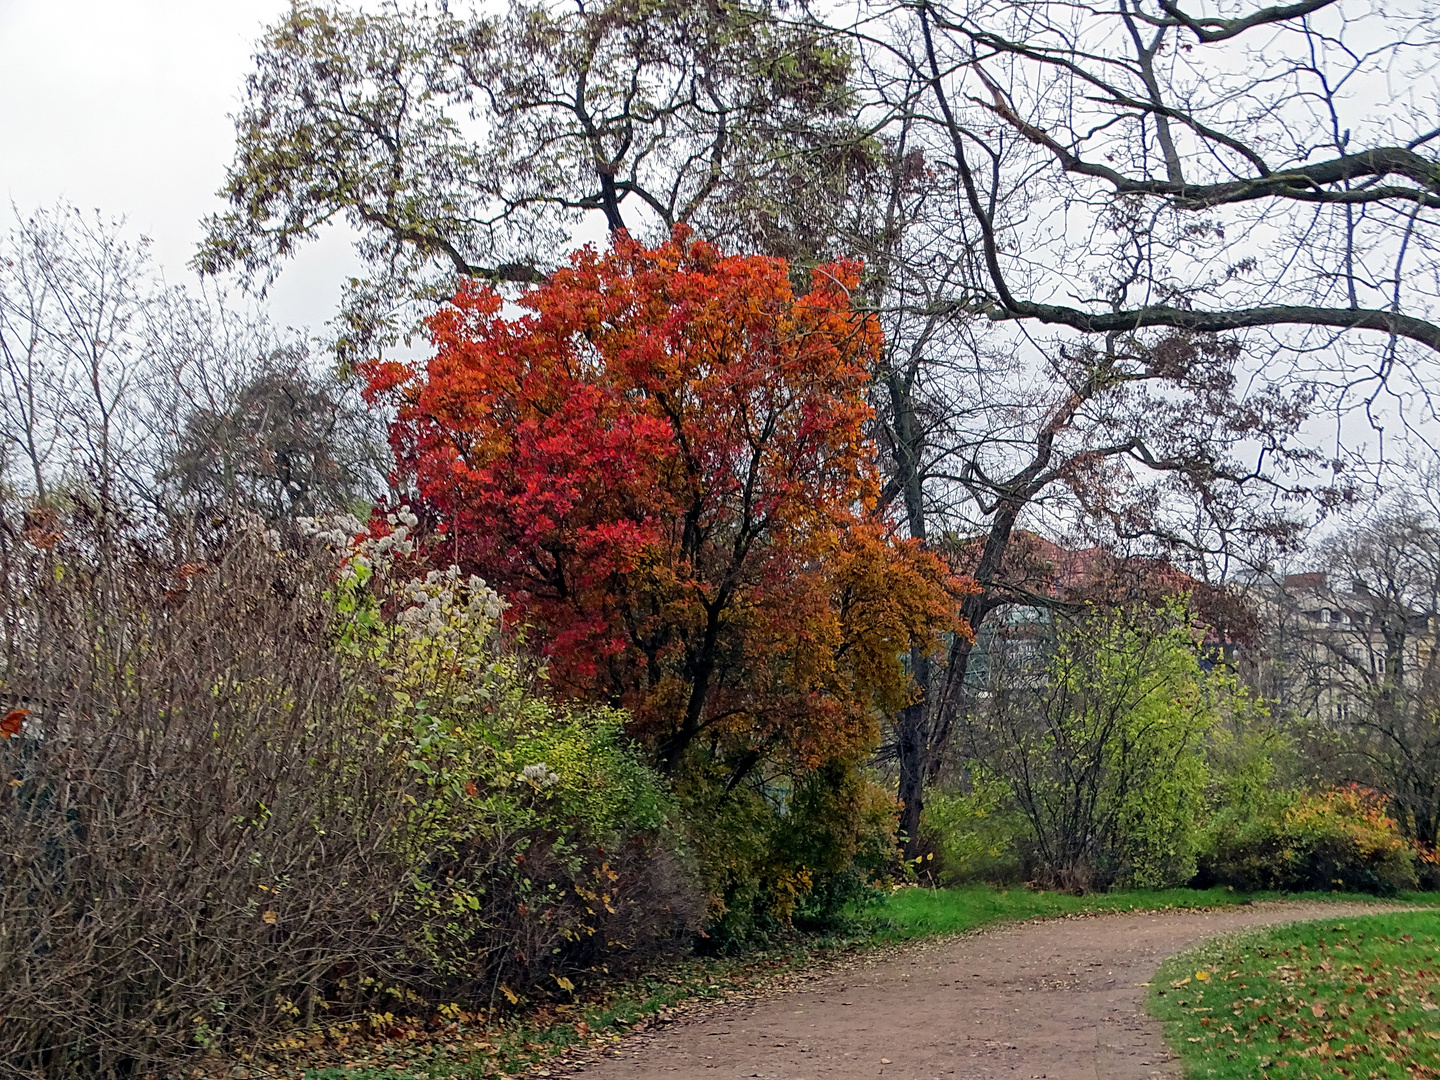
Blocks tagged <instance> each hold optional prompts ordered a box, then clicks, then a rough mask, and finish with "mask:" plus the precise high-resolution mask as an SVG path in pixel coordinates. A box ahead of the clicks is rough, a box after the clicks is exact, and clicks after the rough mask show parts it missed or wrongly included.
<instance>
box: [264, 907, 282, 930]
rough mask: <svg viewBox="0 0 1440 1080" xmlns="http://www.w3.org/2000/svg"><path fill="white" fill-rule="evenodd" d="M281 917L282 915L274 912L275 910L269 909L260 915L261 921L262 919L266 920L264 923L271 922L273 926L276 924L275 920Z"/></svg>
mask: <svg viewBox="0 0 1440 1080" xmlns="http://www.w3.org/2000/svg"><path fill="white" fill-rule="evenodd" d="M279 917H280V916H278V915H276V914H275V912H273V911H267V912H264V913H263V914H262V915H261V916H260V921H261V922H264V923H269V924H270V925H271V926H274V925H275V921H276V920H277V919H278V918H279Z"/></svg>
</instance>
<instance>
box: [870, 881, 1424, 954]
mask: <svg viewBox="0 0 1440 1080" xmlns="http://www.w3.org/2000/svg"><path fill="white" fill-rule="evenodd" d="M1279 899H1290V900H1305V899H1308V900H1314V899H1320V900H1361V901H1367V900H1374V899H1375V897H1373V896H1351V895H1346V894H1338V893H1307V894H1303V895H1292V896H1282V895H1281V894H1280V893H1237V892H1235V891H1234V890H1233V889H1223V888H1220V889H1207V890H1199V889H1163V890H1159V891H1153V892H1147V891H1141V890H1135V891H1129V892H1114V893H1100V894H1097V895H1094V896H1071V895H1069V894H1067V893H1055V892H1036V891H1034V890H1032V889H1025V888H1019V889H994V888H990V887H988V886H984V885H975V886H970V887H968V888H960V889H903V890H901V891H900V892H897V893H895V894H894V895H893V896H890V897H888V898H887V899H886V900H885V901H884V902H882V903H880V904H877V905H875V906H874V907H872V908H871V909H870V910H869V911H867V912H866V913H865V919H864V923H865V931H866V935H867V938H868V940H869V941H871V942H873V943H881V944H883V943H889V942H898V941H908V940H909V939H911V938H917V937H935V936H944V935H946V934H961V933H965V932H966V931H968V930H976V929H979V928H980V927H983V926H988V925H989V924H991V923H997V922H1008V921H1013V920H1017V919H1043V918H1051V919H1053V918H1061V917H1063V916H1066V915H1086V914H1092V913H1097V912H1103V911H1165V910H1169V909H1174V908H1204V907H1227V906H1230V905H1234V904H1246V903H1249V902H1251V901H1252V900H1279ZM1432 899H1433V897H1432ZM1422 902H1423V901H1422Z"/></svg>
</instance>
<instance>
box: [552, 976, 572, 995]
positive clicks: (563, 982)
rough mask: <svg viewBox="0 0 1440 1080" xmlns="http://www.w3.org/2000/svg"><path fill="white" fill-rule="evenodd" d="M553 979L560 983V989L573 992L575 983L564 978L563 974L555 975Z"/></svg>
mask: <svg viewBox="0 0 1440 1080" xmlns="http://www.w3.org/2000/svg"><path fill="white" fill-rule="evenodd" d="M555 981H556V982H557V983H558V984H559V985H560V989H561V990H564V991H565V992H566V993H574V992H575V984H574V983H572V982H571V981H570V980H569V979H567V978H565V976H564V975H556V976H555Z"/></svg>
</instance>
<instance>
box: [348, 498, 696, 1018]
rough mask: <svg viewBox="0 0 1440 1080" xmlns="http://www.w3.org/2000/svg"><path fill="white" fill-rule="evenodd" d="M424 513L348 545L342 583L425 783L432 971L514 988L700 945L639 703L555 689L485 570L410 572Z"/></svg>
mask: <svg viewBox="0 0 1440 1080" xmlns="http://www.w3.org/2000/svg"><path fill="white" fill-rule="evenodd" d="M411 523H413V518H411V517H410V516H409V515H407V514H405V513H404V512H403V511H402V514H401V516H400V517H397V518H395V519H394V520H392V521H391V522H390V525H391V531H390V533H389V535H387V536H384V537H381V538H378V539H377V538H366V539H362V540H360V541H358V542H345V543H343V544H341V545H340V546H341V549H342V550H341V554H342V556H343V559H344V561H343V564H342V566H341V570H340V573H339V575H338V578H337V582H336V585H335V588H334V597H335V601H336V607H337V609H338V610H339V611H340V612H342V613H343V615H344V619H343V622H342V624H341V632H340V635H339V637H340V641H341V644H342V647H343V650H344V651H345V652H346V653H347V654H348V655H350V656H352V657H354V658H355V659H356V661H357V662H358V663H363V664H376V665H378V667H379V669H380V671H381V672H382V685H383V689H382V690H381V692H380V694H379V695H378V697H377V707H378V710H379V715H380V717H381V718H382V724H383V726H384V738H383V740H382V742H383V745H384V748H385V751H386V752H388V753H390V754H393V755H395V756H397V757H398V758H399V759H400V760H403V761H405V762H406V763H407V765H408V767H409V768H410V769H411V770H413V772H414V774H415V776H416V779H417V781H418V783H419V784H420V785H421V790H423V791H424V792H425V794H424V796H423V797H420V798H417V799H415V800H413V802H412V804H411V805H410V807H409V809H408V811H407V813H406V815H405V818H404V827H403V828H402V829H401V830H400V835H399V838H398V842H399V843H400V844H401V845H402V853H403V856H404V858H405V859H406V861H407V862H408V864H409V865H410V866H411V868H412V871H411V889H410V892H409V895H408V897H407V898H406V901H405V904H404V907H403V910H405V911H406V912H408V914H409V915H410V916H411V917H412V918H413V919H414V922H415V928H414V930H413V931H412V932H411V937H412V939H413V940H414V941H416V942H417V943H418V944H419V945H420V947H421V948H422V950H423V954H424V956H423V959H424V961H425V964H426V966H427V967H428V968H430V969H431V971H432V975H431V976H429V977H432V978H433V977H434V976H439V977H440V981H441V982H442V983H443V982H445V981H448V982H450V983H451V984H452V985H453V984H458V985H460V986H462V987H463V986H476V985H479V986H486V987H490V988H492V989H493V988H495V987H499V988H500V989H501V990H502V991H503V992H504V993H506V994H507V995H509V996H512V997H513V996H516V995H517V994H518V992H519V991H520V990H522V989H524V988H525V987H527V986H535V985H537V984H538V985H541V986H545V987H548V988H549V989H550V990H552V991H553V990H554V989H555V987H556V985H563V984H560V983H559V980H561V979H564V980H566V982H573V981H575V980H577V979H579V978H580V977H581V976H582V974H583V972H584V970H585V969H586V968H587V967H589V966H592V965H595V964H597V963H599V962H600V961H601V960H602V959H605V958H609V959H608V960H607V963H606V966H607V967H614V966H617V965H620V966H624V964H627V963H640V962H644V961H645V960H647V959H652V958H653V957H654V956H655V955H656V954H657V953H666V952H674V951H677V950H679V949H683V948H686V947H688V945H689V940H690V937H691V935H692V934H693V933H694V931H695V930H696V929H698V925H699V915H700V904H699V901H698V898H697V896H696V894H695V890H694V888H693V885H692V884H691V878H692V877H693V875H692V874H691V873H690V871H689V869H688V860H687V857H686V855H685V853H684V845H683V843H682V841H681V834H680V829H679V827H678V824H677V806H676V804H675V802H674V800H673V798H672V797H671V795H670V793H669V791H668V788H667V786H666V784H665V783H664V781H663V780H662V778H661V777H660V776H659V775H658V774H656V773H655V772H654V771H653V770H652V769H650V768H649V767H648V766H646V765H645V764H644V763H642V762H641V760H640V759H639V756H638V754H637V752H636V750H635V748H634V747H633V745H632V744H631V742H630V740H629V739H628V738H627V737H626V735H625V733H624V725H625V722H626V720H627V719H628V717H627V716H626V714H624V713H622V712H620V711H618V710H615V709H610V708H605V707H602V706H585V705H579V704H575V703H557V702H555V701H553V700H552V699H551V698H550V697H549V696H547V694H546V693H545V690H546V687H545V684H544V677H543V671H542V670H541V669H540V668H538V667H537V666H536V665H535V664H534V663H533V662H531V661H529V660H528V659H527V658H526V657H525V656H524V655H523V654H521V653H518V652H516V651H514V650H513V649H511V648H509V647H507V645H506V643H505V642H504V640H503V638H502V635H501V633H500V627H501V622H500V620H501V616H502V613H503V611H504V608H505V603H504V601H503V600H502V599H501V598H500V597H499V596H498V595H497V594H496V593H495V592H494V591H493V590H492V589H490V588H489V587H488V586H487V585H486V583H485V582H484V581H482V580H480V579H479V578H477V577H474V576H471V577H469V578H462V576H461V575H460V573H459V571H458V569H457V568H455V567H451V568H450V569H449V570H447V571H434V570H432V571H430V572H429V573H427V574H426V575H425V577H424V578H423V579H413V580H407V579H406V578H405V576H404V573H403V571H402V570H401V569H400V567H402V566H403V559H404V557H405V556H406V555H407V554H408V553H409V550H408V545H409V541H408V535H407V534H408V528H409V526H410V524H411ZM342 531H343V530H342ZM322 532H323V530H322ZM330 539H331V540H332V541H334V540H336V539H337V538H336V537H334V536H331V537H330ZM609 961H613V962H609Z"/></svg>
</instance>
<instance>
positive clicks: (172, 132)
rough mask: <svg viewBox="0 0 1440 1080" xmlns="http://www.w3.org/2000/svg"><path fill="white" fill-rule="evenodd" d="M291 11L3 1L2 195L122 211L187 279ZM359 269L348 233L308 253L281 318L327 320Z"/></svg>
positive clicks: (294, 269) (157, 0)
mask: <svg viewBox="0 0 1440 1080" xmlns="http://www.w3.org/2000/svg"><path fill="white" fill-rule="evenodd" d="M288 7H289V4H288V2H287V0H0V199H3V200H4V201H5V202H6V203H9V202H12V201H13V202H14V204H15V205H16V206H17V207H18V208H19V209H20V210H21V211H22V212H24V211H27V210H31V209H34V208H35V207H37V206H45V205H51V204H53V203H54V202H55V201H56V200H57V199H60V198H64V199H67V200H69V201H70V202H73V203H75V204H76V205H77V206H80V207H83V208H90V207H97V208H99V209H100V210H102V211H104V212H105V213H106V214H110V215H124V216H126V217H127V218H128V220H129V222H130V223H131V225H132V226H133V228H134V230H135V231H136V232H137V233H144V234H145V235H147V236H150V237H151V238H152V239H153V240H154V244H155V247H154V250H155V252H156V256H157V258H158V261H159V262H160V263H161V264H162V265H163V266H164V267H165V270H166V274H167V276H169V277H170V278H171V279H172V280H174V279H177V278H179V277H181V276H184V275H187V274H188V273H189V271H187V270H186V269H185V263H186V261H187V260H188V259H189V258H190V256H191V255H192V254H193V252H194V249H195V244H196V242H197V240H198V237H199V226H198V222H199V220H200V218H201V217H202V216H203V215H204V214H205V213H207V212H209V211H212V210H214V209H216V208H217V207H218V206H219V200H218V199H217V198H216V197H215V195H214V192H215V190H216V189H217V188H218V187H219V186H220V184H221V183H222V182H223V180H224V171H225V166H226V164H227V163H228V162H229V160H230V152H231V145H232V134H233V129H232V126H231V121H230V119H229V116H230V114H232V113H234V112H235V111H236V109H237V107H238V105H239V101H240V88H241V85H242V83H243V80H244V77H245V75H246V74H247V72H248V71H249V69H250V55H251V53H252V52H253V49H254V42H255V39H256V38H257V37H258V36H259V33H260V30H261V28H262V27H263V26H264V24H265V23H267V22H270V21H273V20H274V19H275V18H276V17H278V16H279V15H280V14H281V13H283V12H284V11H285V10H286V9H287V8H288ZM3 209H4V219H5V220H4V223H5V224H8V217H9V211H8V207H4V208H3ZM350 265H351V261H350V258H349V249H348V246H347V244H346V241H345V239H344V238H343V237H341V236H332V237H330V238H329V239H328V241H322V242H321V243H320V244H318V245H314V246H312V247H311V248H309V249H307V250H306V251H305V252H304V253H303V254H302V255H301V257H300V258H299V259H297V260H295V261H294V262H293V263H292V264H291V265H290V266H289V267H288V268H287V269H286V271H285V272H284V274H283V275H282V276H281V278H280V281H279V282H278V283H277V285H276V287H275V289H274V290H273V292H272V297H271V310H272V312H273V314H274V315H275V317H276V318H277V320H279V321H280V322H282V323H287V324H290V325H295V326H306V325H308V326H312V327H318V326H319V324H320V323H323V322H324V321H325V319H326V318H328V317H329V315H330V313H331V312H332V310H333V307H334V299H335V297H336V295H337V294H338V286H337V279H338V278H339V276H340V275H341V274H343V273H344V272H345V270H346V269H347V268H348V267H349V266H350Z"/></svg>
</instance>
